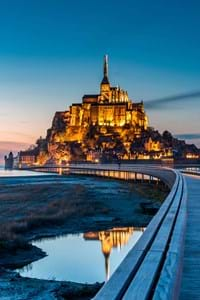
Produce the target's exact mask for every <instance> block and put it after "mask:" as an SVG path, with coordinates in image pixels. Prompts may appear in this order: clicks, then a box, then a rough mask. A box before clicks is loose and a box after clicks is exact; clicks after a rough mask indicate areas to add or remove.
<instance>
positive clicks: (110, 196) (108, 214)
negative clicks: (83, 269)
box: [0, 175, 166, 299]
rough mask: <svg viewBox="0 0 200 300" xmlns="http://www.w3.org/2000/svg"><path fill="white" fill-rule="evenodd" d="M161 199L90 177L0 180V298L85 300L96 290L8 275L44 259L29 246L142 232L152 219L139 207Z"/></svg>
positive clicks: (143, 189)
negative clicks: (67, 237)
mask: <svg viewBox="0 0 200 300" xmlns="http://www.w3.org/2000/svg"><path fill="white" fill-rule="evenodd" d="M165 195H166V192H165V191H164V192H163V191H161V190H159V188H156V189H155V188H153V187H151V186H147V185H143V187H142V186H140V187H138V186H137V185H135V184H133V183H131V182H124V181H118V180H109V179H102V178H95V177H89V178H86V177H82V176H56V175H51V176H35V177H34V176H33V177H29V178H27V177H18V178H16V177H13V178H11V177H7V178H1V179H0V252H1V256H0V257H1V258H0V267H1V279H0V289H1V294H2V295H4V296H5V297H9V296H10V297H11V298H10V299H12V297H13V299H22V298H21V297H22V296H23V299H30V295H32V296H31V297H32V298H31V299H39V297H40V296H41V295H43V296H41V297H43V298H41V299H62V298H65V299H79V298H78V297H79V296H78V295H81V296H80V299H89V298H90V297H91V296H92V295H94V294H95V293H96V292H97V290H98V289H99V287H100V284H95V285H91V284H86V285H85V284H80V283H69V282H64V281H55V280H39V279H33V278H32V279H30V278H22V277H21V276H19V274H17V273H15V272H12V271H11V269H12V270H13V269H16V268H20V267H23V266H25V265H27V264H29V263H31V262H33V261H36V260H38V259H40V258H42V257H45V256H46V253H45V252H44V251H42V250H41V249H39V248H38V247H36V246H32V245H31V243H30V242H31V241H32V240H37V239H39V238H42V237H52V236H61V235H63V234H74V233H81V232H84V233H86V232H97V231H104V230H108V229H111V228H113V227H146V225H147V224H148V223H149V221H150V219H151V217H152V216H149V215H145V214H144V213H143V212H142V210H141V207H140V203H141V202H143V201H146V200H147V199H148V200H149V201H151V200H152V199H154V198H155V197H157V198H160V199H163V198H164V197H165ZM41 286H44V287H45V293H44V289H42V288H41ZM25 290H26V293H25V292H24V291H25ZM58 291H59V292H58ZM9 293H10V294H9ZM22 293H24V294H23V295H22ZM13 295H14V296H13ZM44 295H45V297H46V298H44ZM69 295H70V296H69ZM14 297H15V298H14ZM34 297H35V298H34ZM37 297H38V298H37ZM59 297H60V298H59Z"/></svg>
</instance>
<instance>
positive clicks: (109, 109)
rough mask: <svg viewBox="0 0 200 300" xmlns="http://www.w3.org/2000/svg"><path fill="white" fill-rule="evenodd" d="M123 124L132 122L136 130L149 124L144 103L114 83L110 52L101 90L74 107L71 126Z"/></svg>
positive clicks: (71, 113) (73, 105)
mask: <svg viewBox="0 0 200 300" xmlns="http://www.w3.org/2000/svg"><path fill="white" fill-rule="evenodd" d="M91 124H92V125H97V126H108V127H123V126H125V125H130V126H132V127H133V128H134V130H135V132H137V133H140V132H141V130H143V129H146V128H147V126H148V121H147V116H146V114H145V112H144V106H143V103H142V102H141V103H133V102H132V101H131V100H130V99H129V96H128V92H127V91H125V90H123V89H121V88H120V87H112V86H111V85H110V82H109V78H108V56H105V57H104V66H103V79H102V81H101V84H100V92H99V94H96V95H84V96H83V99H82V103H80V104H72V106H71V107H70V125H71V126H88V125H91Z"/></svg>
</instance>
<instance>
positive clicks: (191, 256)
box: [180, 175, 200, 300]
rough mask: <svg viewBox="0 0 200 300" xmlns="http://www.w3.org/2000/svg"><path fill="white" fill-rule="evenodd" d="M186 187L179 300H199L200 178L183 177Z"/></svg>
mask: <svg viewBox="0 0 200 300" xmlns="http://www.w3.org/2000/svg"><path fill="white" fill-rule="evenodd" d="M185 178H186V182H187V187H188V201H187V211H188V216H187V226H186V238H185V252H184V262H183V275H182V284H181V293H180V299H181V300H190V299H191V300H198V299H200V176H192V175H190V176H189V175H185Z"/></svg>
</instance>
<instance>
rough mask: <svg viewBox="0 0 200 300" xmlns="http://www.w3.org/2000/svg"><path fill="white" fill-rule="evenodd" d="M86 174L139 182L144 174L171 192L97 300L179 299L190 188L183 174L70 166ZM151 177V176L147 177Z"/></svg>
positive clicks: (164, 170)
mask: <svg viewBox="0 0 200 300" xmlns="http://www.w3.org/2000/svg"><path fill="white" fill-rule="evenodd" d="M70 169H71V172H72V173H73V172H74V173H76V174H77V173H78V174H85V175H96V176H105V177H115V178H120V179H125V180H127V179H133V180H137V179H138V175H140V180H141V179H142V180H143V178H145V174H147V175H148V176H149V179H151V177H157V178H160V179H161V180H162V181H164V182H165V183H166V184H167V185H168V186H169V187H170V189H171V191H170V193H169V195H168V196H167V198H166V199H165V201H164V203H163V204H162V206H161V208H160V209H159V211H158V213H157V214H156V215H155V216H154V218H153V219H152V221H151V222H150V223H149V225H148V226H147V229H146V230H145V232H144V234H143V235H142V237H141V238H140V239H139V241H138V242H137V243H136V245H135V246H134V247H133V248H132V249H131V251H130V252H129V253H128V255H127V256H126V258H125V259H124V260H123V262H122V263H121V264H120V266H119V267H118V268H117V270H116V271H115V272H114V274H113V275H112V276H111V278H110V280H109V281H108V282H107V283H106V284H105V285H104V286H103V288H102V289H101V290H100V291H99V293H98V294H97V295H96V296H95V298H94V299H95V300H107V299H108V300H120V299H123V300H129V299H135V300H136V299H138V300H147V299H162V300H165V299H166V300H168V299H178V297H179V292H180V283H181V271H182V263H183V249H184V238H185V228H186V202H187V197H186V195H187V189H186V183H185V180H184V178H183V175H182V174H181V173H180V172H178V171H175V170H172V169H167V168H161V167H152V166H151V167H149V166H137V167H136V166H131V165H124V166H121V167H120V170H119V169H118V168H117V166H113V165H110V166H109V165H98V166H96V165H90V166H89V165H87V166H86V165H85V166H80V165H79V166H71V167H70ZM147 178H148V177H147Z"/></svg>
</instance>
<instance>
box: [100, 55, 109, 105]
mask: <svg viewBox="0 0 200 300" xmlns="http://www.w3.org/2000/svg"><path fill="white" fill-rule="evenodd" d="M100 94H101V100H103V101H104V100H107V101H109V99H110V82H109V79H108V55H105V56H104V64H103V79H102V81H101V86H100Z"/></svg>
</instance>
